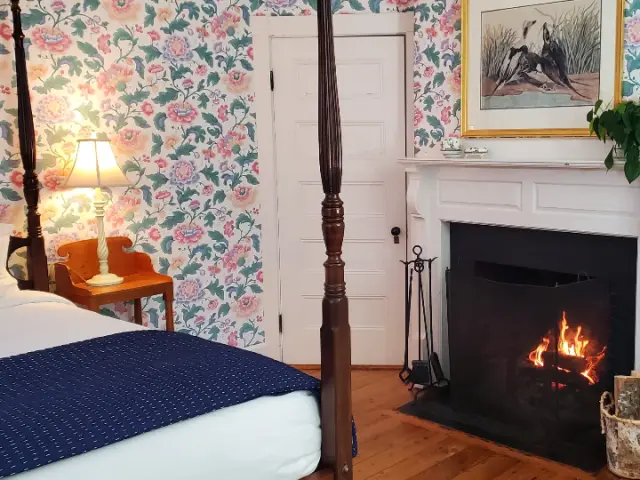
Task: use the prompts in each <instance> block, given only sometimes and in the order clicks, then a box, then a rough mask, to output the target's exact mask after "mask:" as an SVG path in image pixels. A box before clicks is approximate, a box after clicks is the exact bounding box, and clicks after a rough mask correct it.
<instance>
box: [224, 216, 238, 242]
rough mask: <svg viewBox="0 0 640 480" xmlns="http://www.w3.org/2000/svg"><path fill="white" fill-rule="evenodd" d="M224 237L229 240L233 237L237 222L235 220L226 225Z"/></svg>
mask: <svg viewBox="0 0 640 480" xmlns="http://www.w3.org/2000/svg"><path fill="white" fill-rule="evenodd" d="M223 230H224V236H225V237H227V238H231V237H233V232H234V231H235V222H234V221H233V220H229V221H228V222H225V224H224V229H223Z"/></svg>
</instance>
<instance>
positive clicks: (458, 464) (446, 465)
mask: <svg viewBox="0 0 640 480" xmlns="http://www.w3.org/2000/svg"><path fill="white" fill-rule="evenodd" d="M490 456H491V452H490V451H489V450H487V449H486V448H480V447H475V446H470V447H467V448H465V449H464V450H461V451H459V452H458V453H456V454H454V455H452V456H450V457H448V458H447V459H445V460H443V461H441V462H440V463H438V464H437V465H434V466H433V467H430V468H427V469H426V470H423V471H422V472H420V473H419V474H417V475H414V476H413V477H411V479H410V480H433V479H436V478H442V479H445V478H447V479H451V478H455V477H456V475H459V474H460V473H462V472H464V471H466V470H469V469H470V468H472V467H473V466H474V465H477V464H478V463H480V462H482V461H483V460H486V459H487V458H489V457H490Z"/></svg>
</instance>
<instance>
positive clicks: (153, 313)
mask: <svg viewBox="0 0 640 480" xmlns="http://www.w3.org/2000/svg"><path fill="white" fill-rule="evenodd" d="M147 313H148V314H149V324H150V325H151V326H152V327H155V328H158V327H159V326H160V323H159V320H160V315H158V309H157V308H150V309H149V310H147Z"/></svg>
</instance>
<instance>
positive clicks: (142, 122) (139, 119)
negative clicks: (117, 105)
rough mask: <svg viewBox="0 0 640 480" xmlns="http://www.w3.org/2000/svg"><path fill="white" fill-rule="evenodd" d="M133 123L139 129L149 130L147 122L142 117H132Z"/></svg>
mask: <svg viewBox="0 0 640 480" xmlns="http://www.w3.org/2000/svg"><path fill="white" fill-rule="evenodd" d="M133 122H134V123H135V124H136V125H137V126H139V127H140V128H150V127H151V125H149V122H147V121H146V120H145V119H144V118H143V117H138V116H136V117H133Z"/></svg>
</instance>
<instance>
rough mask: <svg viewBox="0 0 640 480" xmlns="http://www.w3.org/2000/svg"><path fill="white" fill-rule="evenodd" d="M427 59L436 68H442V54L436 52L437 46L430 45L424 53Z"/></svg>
mask: <svg viewBox="0 0 640 480" xmlns="http://www.w3.org/2000/svg"><path fill="white" fill-rule="evenodd" d="M423 53H424V54H425V56H426V57H427V59H428V60H429V61H430V62H431V63H433V64H434V65H435V66H436V67H439V66H440V52H439V51H438V50H436V46H435V44H431V45H429V46H428V47H427V48H426V49H425V50H424V52H423Z"/></svg>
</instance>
